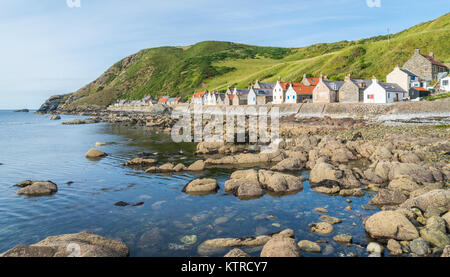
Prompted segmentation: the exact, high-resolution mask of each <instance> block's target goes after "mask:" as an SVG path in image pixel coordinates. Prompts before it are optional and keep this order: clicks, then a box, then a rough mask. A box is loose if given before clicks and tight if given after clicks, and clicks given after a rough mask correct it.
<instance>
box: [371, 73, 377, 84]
mask: <svg viewBox="0 0 450 277" xmlns="http://www.w3.org/2000/svg"><path fill="white" fill-rule="evenodd" d="M372 82H374V83H378V79H377V77H375V75H374V76H373V77H372Z"/></svg>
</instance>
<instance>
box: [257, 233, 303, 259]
mask: <svg viewBox="0 0 450 277" xmlns="http://www.w3.org/2000/svg"><path fill="white" fill-rule="evenodd" d="M261 257H300V249H299V247H298V245H297V244H296V243H295V239H293V238H290V237H284V236H276V237H273V238H272V239H270V240H269V241H268V242H267V243H266V244H265V245H264V247H263V249H262V251H261Z"/></svg>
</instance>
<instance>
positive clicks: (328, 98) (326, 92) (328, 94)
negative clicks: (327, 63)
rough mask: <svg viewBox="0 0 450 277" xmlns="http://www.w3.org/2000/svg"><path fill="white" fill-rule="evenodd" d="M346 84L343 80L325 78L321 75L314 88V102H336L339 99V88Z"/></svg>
mask: <svg viewBox="0 0 450 277" xmlns="http://www.w3.org/2000/svg"><path fill="white" fill-rule="evenodd" d="M343 85H344V82H342V81H330V80H325V79H324V78H323V76H322V74H321V75H320V78H319V82H318V83H317V86H316V87H315V88H314V90H313V103H334V102H338V100H339V89H340V88H341V87H342V86H343Z"/></svg>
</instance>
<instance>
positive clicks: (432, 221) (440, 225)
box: [425, 216, 446, 233]
mask: <svg viewBox="0 0 450 277" xmlns="http://www.w3.org/2000/svg"><path fill="white" fill-rule="evenodd" d="M425 227H426V228H428V229H433V230H437V231H441V232H442V233H445V232H446V223H445V220H444V219H443V218H441V217H439V216H432V217H430V218H428V219H427V224H426V225H425Z"/></svg>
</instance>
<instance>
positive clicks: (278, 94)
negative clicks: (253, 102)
mask: <svg viewBox="0 0 450 277" xmlns="http://www.w3.org/2000/svg"><path fill="white" fill-rule="evenodd" d="M286 90H287V83H285V82H280V80H278V81H277V83H276V84H275V87H274V88H273V100H272V103H273V104H283V103H284V97H285V93H286Z"/></svg>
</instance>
